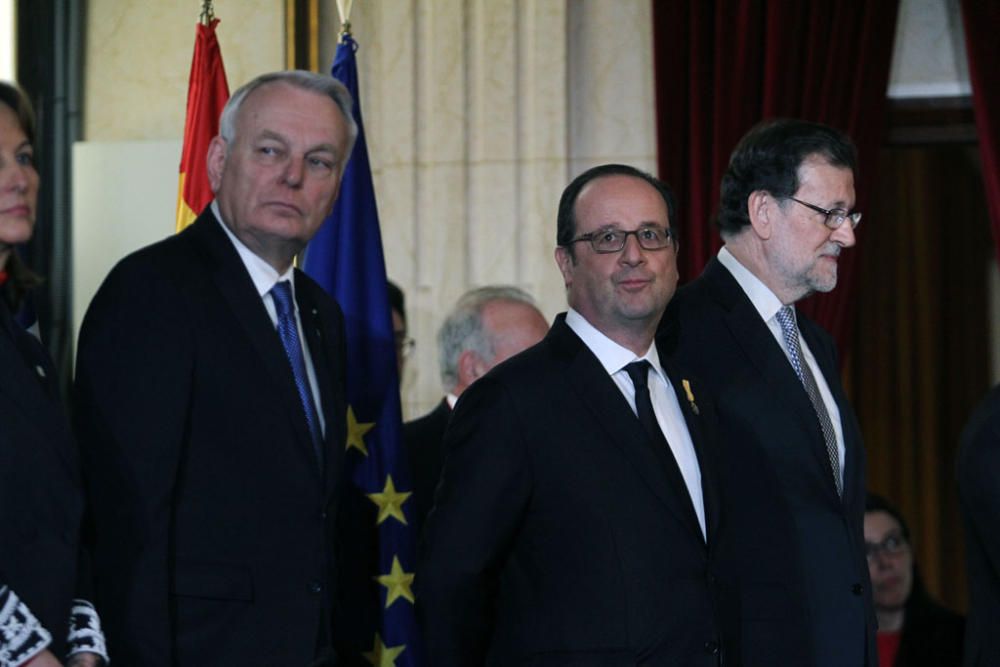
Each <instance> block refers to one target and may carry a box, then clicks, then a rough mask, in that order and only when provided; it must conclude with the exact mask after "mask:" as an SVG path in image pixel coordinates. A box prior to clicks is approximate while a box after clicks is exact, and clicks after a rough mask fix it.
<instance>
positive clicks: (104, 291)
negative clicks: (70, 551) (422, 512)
mask: <svg viewBox="0 0 1000 667" xmlns="http://www.w3.org/2000/svg"><path fill="white" fill-rule="evenodd" d="M295 296H296V299H297V302H298V307H299V313H300V317H301V320H302V328H303V330H304V334H305V339H306V341H307V343H308V347H309V351H310V354H311V356H312V360H313V363H314V366H315V369H316V378H317V381H318V384H319V389H320V391H319V393H320V396H319V397H318V403H319V405H320V406H321V409H322V411H323V415H324V418H325V423H326V436H325V442H324V443H323V449H324V451H323V457H322V466H321V465H320V461H318V460H317V456H316V452H315V450H314V448H313V444H312V441H311V437H310V434H309V430H308V426H307V423H306V420H305V413H304V410H303V409H302V405H301V402H300V399H299V395H298V393H297V391H296V388H295V385H294V380H293V375H292V370H291V365H290V364H289V362H288V359H287V357H286V356H285V352H284V348H283V347H282V344H281V341H280V338H279V336H278V334H277V332H276V330H275V327H274V325H273V324H272V322H271V320H270V318H269V317H268V315H267V311H266V310H265V308H264V305H263V303H262V301H261V298H260V296H259V295H258V294H257V291H256V289H255V288H254V285H253V282H252V281H251V279H250V275H249V273H248V272H247V270H246V268H245V266H244V265H243V263H242V261H241V260H240V258H239V255H238V254H237V252H236V249H235V248H234V247H233V245H232V243H231V242H230V241H229V239H228V238H227V236H226V235H225V232H224V230H223V229H222V228H221V227H220V225H219V223H218V221H217V220H216V219H215V217H214V216H213V215H212V213H211V210H210V209H206V210H205V211H204V212H203V213H202V214H201V216H200V217H199V218H198V219H197V220H196V221H195V223H194V224H193V225H191V226H190V227H189V228H188V229H186V230H184V231H183V232H182V233H180V234H178V235H176V236H173V237H170V238H168V239H166V240H164V241H161V242H160V243H156V244H154V245H152V246H149V247H147V248H145V249H143V250H140V251H138V252H136V253H134V254H132V255H130V256H129V257H127V258H125V259H124V260H122V261H121V262H120V263H119V264H118V265H117V266H116V267H115V268H114V269H113V270H112V271H111V273H110V274H109V275H108V277H107V279H106V280H105V281H104V284H103V285H102V286H101V288H100V290H99V291H98V293H97V295H96V296H95V297H94V300H93V302H92V303H91V305H90V308H89V309H88V311H87V315H86V318H85V319H84V323H83V327H82V329H81V333H80V343H79V354H78V366H77V377H76V390H77V399H78V402H77V407H78V422H79V434H80V444H81V449H82V452H83V458H84V465H85V471H86V474H87V478H88V484H89V490H90V492H91V495H92V497H93V505H94V515H95V523H96V543H95V545H94V559H95V569H96V574H97V606H98V609H100V610H101V612H102V614H103V615H104V619H103V620H104V624H105V627H106V631H107V637H108V645H109V651H110V653H111V655H112V656H114V658H113V659H114V660H115V661H116V662H117V663H119V664H126V665H143V667H150V666H155V665H184V666H185V667H186V666H188V665H262V666H263V665H307V664H309V663H310V662H311V661H312V659H313V657H314V655H315V653H316V649H317V645H318V644H319V643H324V644H325V643H327V640H326V638H325V637H323V636H322V634H326V633H328V632H329V624H328V620H329V618H330V616H331V614H332V613H333V611H334V606H335V595H336V570H335V562H336V558H335V550H336V549H337V544H336V542H335V516H336V511H337V499H338V495H339V492H340V489H341V481H340V469H341V458H342V453H343V449H344V447H343V442H344V438H345V404H344V376H343V372H344V363H343V358H344V338H343V321H342V319H343V318H342V315H341V312H340V309H339V308H338V306H337V305H336V304H335V303H334V302H333V301H332V300H331V299H330V298H329V297H327V296H326V294H325V293H324V292H323V290H322V289H321V288H320V287H319V286H318V285H317V284H316V283H314V282H313V281H312V280H311V279H309V278H308V276H306V275H305V274H303V273H301V272H298V271H296V275H295ZM321 633H322V634H321Z"/></svg>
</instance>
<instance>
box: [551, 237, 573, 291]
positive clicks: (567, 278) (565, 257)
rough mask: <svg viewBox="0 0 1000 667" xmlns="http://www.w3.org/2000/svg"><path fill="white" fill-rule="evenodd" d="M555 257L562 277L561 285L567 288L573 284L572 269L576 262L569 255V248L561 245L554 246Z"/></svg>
mask: <svg viewBox="0 0 1000 667" xmlns="http://www.w3.org/2000/svg"><path fill="white" fill-rule="evenodd" d="M555 257H556V265H557V266H558V267H559V273H561V274H562V277H563V284H564V285H565V286H566V287H569V286H570V285H571V284H572V283H573V267H574V266H575V265H576V260H575V259H574V258H573V256H572V255H571V254H570V252H569V248H566V247H564V246H561V245H560V246H556V252H555Z"/></svg>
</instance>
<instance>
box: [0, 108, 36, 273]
mask: <svg viewBox="0 0 1000 667" xmlns="http://www.w3.org/2000/svg"><path fill="white" fill-rule="evenodd" d="M37 201H38V172H37V171H35V163H34V154H33V152H32V148H31V144H30V143H28V137H27V135H25V134H24V130H23V129H22V128H21V124H20V123H19V122H18V120H17V114H15V113H14V110H13V109H11V108H10V107H8V106H7V105H6V104H0V268H3V267H4V266H5V265H6V264H7V257H8V256H9V255H10V252H11V247H12V246H13V245H14V244H17V243H24V242H25V241H27V240H28V239H30V238H31V232H32V230H33V229H34V226H35V204H36V203H37Z"/></svg>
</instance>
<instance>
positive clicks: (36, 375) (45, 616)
mask: <svg viewBox="0 0 1000 667" xmlns="http://www.w3.org/2000/svg"><path fill="white" fill-rule="evenodd" d="M82 513H83V484H82V482H81V479H80V470H79V459H78V455H77V450H76V446H75V444H74V442H73V439H72V436H71V435H70V430H69V422H68V421H67V419H66V416H65V414H64V413H63V409H62V405H61V404H60V401H59V394H58V387H57V384H56V374H55V369H54V368H53V366H52V363H51V361H50V360H49V358H48V354H47V353H46V352H45V350H44V349H43V348H42V346H41V344H40V343H39V342H38V341H37V340H36V339H35V338H34V337H33V336H31V335H30V334H28V333H26V332H25V331H24V330H23V329H22V328H21V327H20V326H18V325H17V324H16V323H14V322H13V321H12V319H11V317H10V313H9V312H8V309H7V306H6V304H5V303H4V301H3V297H2V296H0V585H3V584H6V585H7V586H9V587H10V589H11V590H12V591H14V593H16V594H17V596H18V597H19V598H20V599H21V600H22V601H23V602H24V603H25V604H27V606H28V608H29V609H30V610H31V611H32V613H34V615H35V616H36V617H37V618H38V620H39V622H41V624H42V626H43V627H45V628H46V629H47V630H48V631H49V632H50V633H51V635H52V645H51V646H50V649H51V650H52V652H53V653H54V654H55V655H57V656H63V655H65V652H66V636H67V630H68V628H67V622H68V621H69V618H70V609H71V607H72V601H73V597H74V593H75V592H76V591H77V557H78V554H79V552H78V549H79V534H80V518H81V515H82ZM2 647H3V640H2V638H0V648H2Z"/></svg>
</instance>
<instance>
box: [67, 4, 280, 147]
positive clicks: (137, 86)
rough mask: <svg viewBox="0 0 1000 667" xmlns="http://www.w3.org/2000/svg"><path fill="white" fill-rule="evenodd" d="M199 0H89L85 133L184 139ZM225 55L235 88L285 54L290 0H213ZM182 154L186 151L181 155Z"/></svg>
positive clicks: (92, 137)
mask: <svg viewBox="0 0 1000 667" xmlns="http://www.w3.org/2000/svg"><path fill="white" fill-rule="evenodd" d="M200 11H201V2H198V1H196V0H182V1H181V2H149V0H88V3H87V28H86V30H87V34H86V39H85V40H84V42H85V45H86V46H85V53H84V54H83V55H84V58H85V59H86V60H85V62H86V74H85V83H84V85H85V88H84V91H85V92H84V105H83V108H84V118H83V137H84V139H85V140H86V141H131V140H159V139H179V138H180V137H182V136H183V135H184V112H185V105H186V103H187V88H188V75H189V74H190V73H191V54H192V52H193V50H194V37H195V26H196V24H197V23H198V15H199V13H200ZM215 12H216V16H217V18H219V19H221V22H220V23H219V26H218V28H217V33H218V36H219V43H220V45H221V47H222V59H223V61H224V62H225V66H226V76H227V78H228V79H229V87H230V88H231V89H233V88H236V87H237V86H239V85H240V84H241V83H244V82H245V81H248V80H249V79H251V78H253V77H254V76H256V75H257V74H260V73H261V72H266V71H269V70H275V69H281V68H282V67H283V66H284V62H285V50H284V49H285V27H284V26H285V23H284V2H282V1H281V0H239V2H231V1H227V0H217V1H216V2H215ZM177 159H178V162H180V156H178V157H177Z"/></svg>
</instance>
